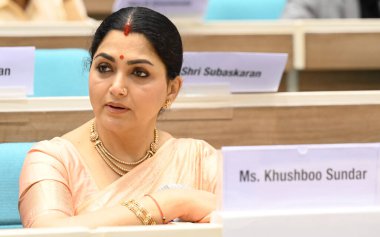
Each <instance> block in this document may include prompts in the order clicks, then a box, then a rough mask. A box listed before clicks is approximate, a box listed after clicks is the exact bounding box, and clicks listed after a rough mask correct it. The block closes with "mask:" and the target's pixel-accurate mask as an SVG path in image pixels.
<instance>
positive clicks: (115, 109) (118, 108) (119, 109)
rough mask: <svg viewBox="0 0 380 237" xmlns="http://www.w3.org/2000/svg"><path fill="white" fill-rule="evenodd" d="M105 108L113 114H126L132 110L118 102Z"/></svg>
mask: <svg viewBox="0 0 380 237" xmlns="http://www.w3.org/2000/svg"><path fill="white" fill-rule="evenodd" d="M105 107H106V109H107V110H108V111H109V112H111V113H125V112H127V111H129V110H130V109H129V108H128V107H127V106H125V105H123V104H121V103H116V102H109V103H106V104H105Z"/></svg>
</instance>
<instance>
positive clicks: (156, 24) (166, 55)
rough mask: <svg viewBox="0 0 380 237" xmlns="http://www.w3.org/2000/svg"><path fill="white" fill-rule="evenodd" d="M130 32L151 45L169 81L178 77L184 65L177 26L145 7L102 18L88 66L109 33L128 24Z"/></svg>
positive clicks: (124, 9) (128, 9)
mask: <svg viewBox="0 0 380 237" xmlns="http://www.w3.org/2000/svg"><path fill="white" fill-rule="evenodd" d="M128 21H129V22H130V23H131V31H130V32H135V33H140V34H143V35H144V36H145V38H146V39H147V40H148V41H149V42H150V44H151V45H152V46H153V48H154V49H155V50H156V53H157V55H158V56H159V57H160V58H161V60H162V62H163V63H164V65H165V67H166V74H167V78H168V79H171V80H172V79H174V78H175V77H176V76H178V75H179V74H180V71H181V67H182V62H183V49H182V40H181V36H180V34H179V32H178V30H177V28H176V26H175V25H174V24H173V23H172V22H171V21H170V20H169V19H168V18H167V17H166V16H164V15H162V14H161V13H158V12H156V11H153V10H151V9H149V8H145V7H127V8H122V9H120V10H118V11H117V12H114V13H112V14H111V15H109V16H108V17H106V18H105V19H104V21H103V22H102V23H101V24H100V26H99V27H98V29H97V30H96V32H95V35H94V38H93V41H92V44H91V47H90V50H89V51H90V56H91V63H92V59H93V57H94V54H95V52H96V51H97V50H98V47H99V45H100V44H101V42H102V41H103V39H104V37H105V36H106V35H107V33H108V32H109V31H111V30H120V31H124V26H125V24H126V23H127V22H128Z"/></svg>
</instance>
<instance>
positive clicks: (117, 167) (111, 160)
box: [90, 121, 158, 176]
mask: <svg viewBox="0 0 380 237" xmlns="http://www.w3.org/2000/svg"><path fill="white" fill-rule="evenodd" d="M153 135H154V138H153V142H152V143H150V147H149V150H147V151H146V153H145V155H144V156H143V157H141V158H140V159H139V160H137V161H135V162H126V161H123V160H120V159H118V158H116V157H115V156H114V155H112V154H111V153H110V152H109V151H108V150H107V149H106V148H105V146H104V144H103V142H102V140H100V138H99V134H98V133H97V132H96V130H95V121H93V122H92V124H91V127H90V141H91V142H93V143H95V144H94V145H95V149H96V151H97V152H98V153H99V155H100V156H101V157H102V159H103V160H104V162H105V163H106V164H107V165H108V167H110V168H111V169H112V170H113V171H114V172H115V173H117V174H118V175H120V176H123V175H125V174H126V173H128V172H129V171H131V170H132V168H129V169H128V168H126V167H123V166H136V165H138V164H140V163H142V162H143V161H145V160H146V159H148V158H150V157H152V156H153V155H154V154H155V153H156V151H157V147H158V131H157V128H155V129H154V134H153Z"/></svg>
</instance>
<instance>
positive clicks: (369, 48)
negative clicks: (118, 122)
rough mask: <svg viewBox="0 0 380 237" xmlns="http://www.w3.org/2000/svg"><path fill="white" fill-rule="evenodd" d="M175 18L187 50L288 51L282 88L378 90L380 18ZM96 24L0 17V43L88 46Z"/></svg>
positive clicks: (284, 89) (92, 22) (379, 81)
mask: <svg viewBox="0 0 380 237" xmlns="http://www.w3.org/2000/svg"><path fill="white" fill-rule="evenodd" d="M173 21H174V23H175V24H176V25H177V26H178V29H179V31H180V33H181V35H182V39H183V44H184V49H185V51H243V52H281V53H288V55H289V60H288V63H287V65H286V71H287V74H288V81H287V85H288V87H287V88H285V86H282V87H281V89H280V90H281V91H292V90H300V91H310V90H380V80H378V78H379V77H380V44H379V43H378V42H380V20H363V19H351V20H348V19H340V20H339V19H338V20H295V21H290V20H283V21H232V22H231V21H228V22H214V23H211V22H209V23H204V22H200V21H199V22H196V21H188V20H183V19H182V20H181V19H173ZM98 25H99V22H98V21H95V20H89V21H86V22H64V23H57V22H56V23H53V22H50V23H36V22H29V23H9V22H6V23H5V22H0V46H25V45H28V46H29V45H35V46H36V47H37V48H65V47H74V48H85V49H88V48H89V46H90V42H91V37H92V35H93V33H94V31H95V29H96V28H97V26H98ZM294 78H295V79H294ZM336 78H338V79H336ZM297 79H299V82H298V81H297Z"/></svg>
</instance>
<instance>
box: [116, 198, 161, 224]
mask: <svg viewBox="0 0 380 237" xmlns="http://www.w3.org/2000/svg"><path fill="white" fill-rule="evenodd" d="M121 205H123V206H126V207H127V208H128V209H129V210H130V211H131V212H133V214H135V215H136V216H137V218H139V220H140V221H141V223H142V224H144V225H155V224H156V222H155V221H154V219H153V217H152V215H151V214H150V213H149V212H148V211H147V210H146V209H145V208H143V207H142V206H141V205H140V204H139V203H138V202H136V201H135V200H133V199H132V200H130V201H126V202H123V203H121Z"/></svg>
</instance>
